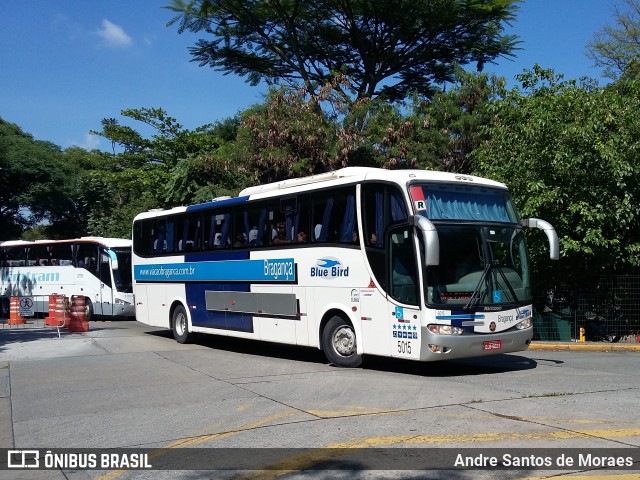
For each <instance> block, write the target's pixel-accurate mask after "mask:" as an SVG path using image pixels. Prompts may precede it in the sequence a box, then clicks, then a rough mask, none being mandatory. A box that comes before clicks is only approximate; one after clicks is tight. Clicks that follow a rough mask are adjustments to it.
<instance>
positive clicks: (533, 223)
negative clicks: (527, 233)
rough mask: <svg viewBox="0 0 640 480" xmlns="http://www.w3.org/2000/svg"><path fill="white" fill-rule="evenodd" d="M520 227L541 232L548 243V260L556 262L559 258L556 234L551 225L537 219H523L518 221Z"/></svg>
mask: <svg viewBox="0 0 640 480" xmlns="http://www.w3.org/2000/svg"><path fill="white" fill-rule="evenodd" d="M520 225H522V226H523V227H525V228H537V229H538V230H542V231H543V232H544V233H545V235H546V236H547V240H548V241H549V258H550V259H551V260H558V259H559V258H560V244H559V242H558V234H557V233H556V229H555V228H553V225H551V224H550V223H549V222H547V221H545V220H540V219H539V218H525V219H523V220H520Z"/></svg>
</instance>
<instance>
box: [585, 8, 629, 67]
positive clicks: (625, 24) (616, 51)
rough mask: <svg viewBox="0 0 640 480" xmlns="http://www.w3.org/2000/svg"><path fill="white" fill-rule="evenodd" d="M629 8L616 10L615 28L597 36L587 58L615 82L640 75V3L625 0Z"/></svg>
mask: <svg viewBox="0 0 640 480" xmlns="http://www.w3.org/2000/svg"><path fill="white" fill-rule="evenodd" d="M624 3H625V4H626V6H627V8H626V9H624V10H623V9H620V8H618V7H614V11H613V16H614V21H615V26H612V25H607V26H605V27H603V28H602V30H600V31H599V32H597V33H596V34H595V35H594V38H593V40H592V41H591V42H590V43H589V45H588V47H587V48H588V50H587V55H588V56H589V58H591V59H592V60H593V61H594V63H595V65H596V66H598V67H602V68H604V75H605V76H606V77H609V78H612V79H618V78H621V77H625V76H626V77H638V76H640V0H624Z"/></svg>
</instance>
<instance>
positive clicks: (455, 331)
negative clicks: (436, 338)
mask: <svg viewBox="0 0 640 480" xmlns="http://www.w3.org/2000/svg"><path fill="white" fill-rule="evenodd" d="M427 328H428V329H429V331H430V332H431V333H435V334H436V335H462V334H463V333H464V329H462V328H460V327H453V326H451V325H438V324H435V323H432V324H430V325H427Z"/></svg>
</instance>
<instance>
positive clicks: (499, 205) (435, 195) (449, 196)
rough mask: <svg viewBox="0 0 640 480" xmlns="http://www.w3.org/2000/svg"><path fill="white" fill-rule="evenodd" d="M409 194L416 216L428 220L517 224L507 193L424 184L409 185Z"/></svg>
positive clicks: (496, 190)
mask: <svg viewBox="0 0 640 480" xmlns="http://www.w3.org/2000/svg"><path fill="white" fill-rule="evenodd" d="M410 192H411V198H412V200H413V205H414V208H415V209H416V213H417V214H418V215H424V216H426V217H427V218H428V219H430V220H462V221H482V222H501V223H517V222H518V219H517V216H516V214H515V209H514V208H513V203H512V202H511V197H510V196H509V192H508V191H507V190H503V189H498V188H491V187H485V186H479V185H467V184H462V185H461V184H455V185H452V184H446V183H445V184H438V183H428V184H419V185H415V184H414V185H411V187H410Z"/></svg>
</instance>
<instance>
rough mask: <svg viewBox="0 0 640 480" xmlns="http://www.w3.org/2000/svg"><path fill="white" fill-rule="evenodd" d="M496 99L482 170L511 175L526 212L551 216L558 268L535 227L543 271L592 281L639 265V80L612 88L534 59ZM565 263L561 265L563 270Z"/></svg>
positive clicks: (480, 157) (547, 278) (480, 155)
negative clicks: (513, 85) (558, 254)
mask: <svg viewBox="0 0 640 480" xmlns="http://www.w3.org/2000/svg"><path fill="white" fill-rule="evenodd" d="M519 80H520V82H521V83H522V89H523V90H521V89H520V88H514V89H513V90H512V91H510V92H509V93H508V95H507V96H506V98H505V99H504V100H502V101H499V102H494V103H493V105H492V113H493V122H492V123H491V125H490V126H489V127H487V128H486V131H485V134H486V137H485V141H484V142H483V143H482V144H481V145H480V147H479V148H478V149H477V150H476V152H475V155H476V157H477V162H478V163H477V173H479V174H481V175H485V176H488V177H491V178H494V179H497V180H501V181H503V182H505V183H506V184H508V185H509V186H510V188H511V192H512V195H513V196H514V199H515V201H516V203H517V205H518V207H519V209H520V213H521V215H522V216H523V217H529V216H533V217H539V218H543V219H545V220H547V221H549V222H551V223H552V224H553V225H554V226H555V228H556V230H557V232H558V236H559V239H560V248H561V259H560V262H559V264H558V266H557V267H554V266H553V265H552V263H551V262H549V261H548V254H547V253H546V246H545V242H546V240H545V239H544V236H542V235H539V234H534V233H532V236H531V238H530V241H531V246H532V252H533V254H534V259H535V262H534V264H535V265H536V266H537V269H538V272H537V276H538V280H539V282H540V283H541V284H546V285H547V286H549V285H553V284H554V283H555V284H557V282H558V275H557V272H558V271H562V272H563V274H562V277H563V278H564V279H565V281H567V282H572V281H574V282H578V281H580V282H583V283H586V282H588V281H589V280H593V279H594V278H597V277H598V276H599V275H601V274H603V273H613V272H618V273H625V272H628V271H632V270H633V269H634V268H637V267H638V266H640V222H638V219H639V218H640V217H639V215H640V184H638V181H637V178H638V175H640V163H639V162H638V157H637V151H638V149H639V148H640V117H638V114H637V112H638V109H639V108H640V83H639V82H637V81H630V82H620V83H618V84H614V85H611V86H609V87H606V88H597V87H595V86H594V84H589V83H587V84H578V83H577V82H576V81H563V80H562V76H558V75H555V74H554V73H553V72H552V71H550V70H543V69H541V68H539V67H537V66H536V67H535V68H534V70H533V71H529V72H526V73H525V74H523V75H521V76H520V77H519ZM555 268H558V269H559V270H555Z"/></svg>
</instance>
